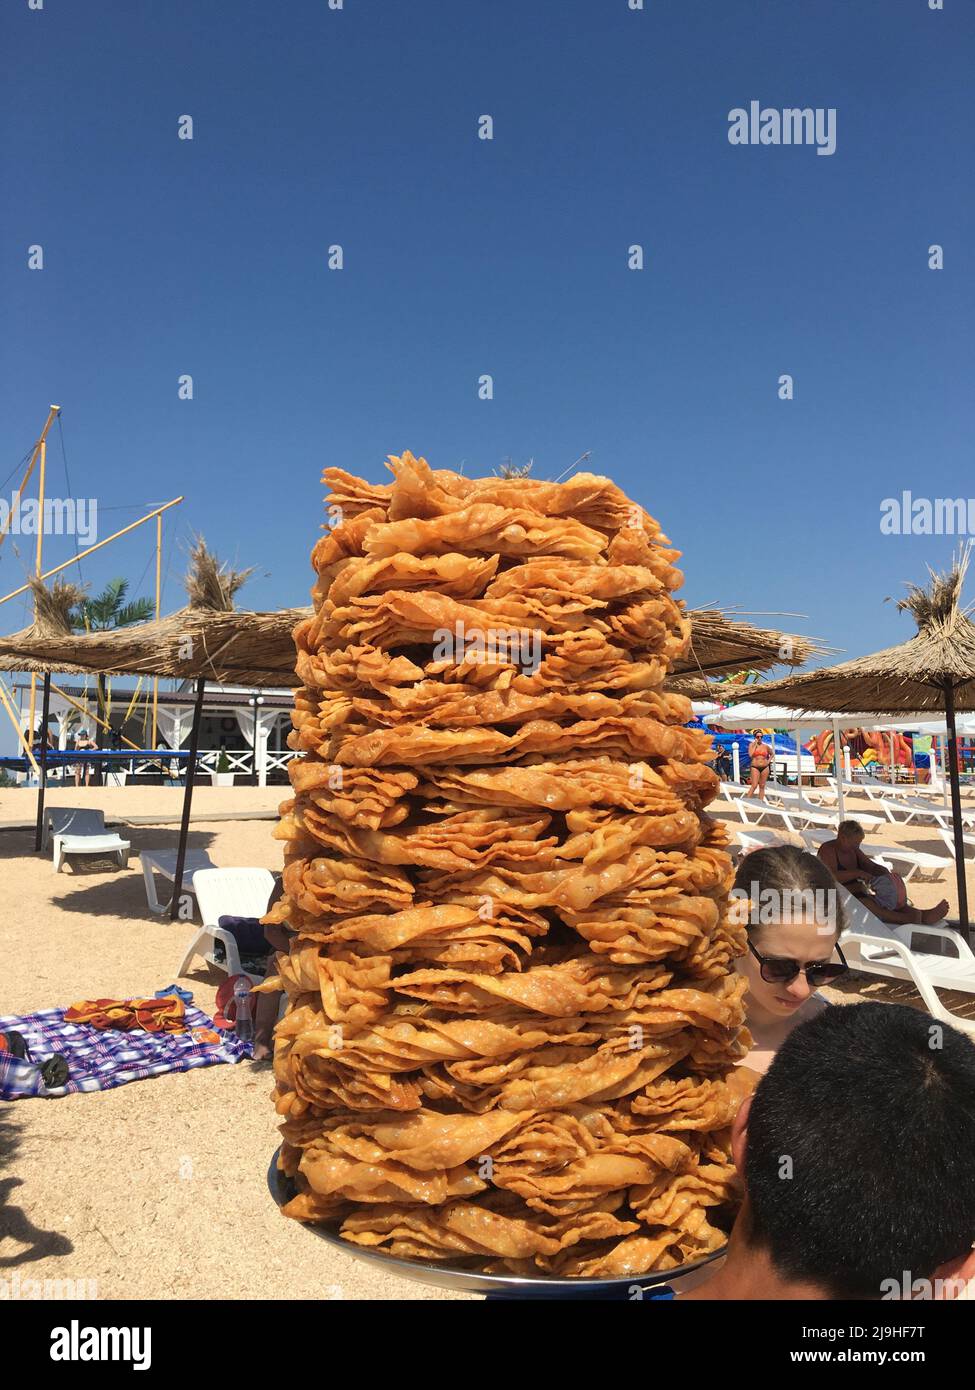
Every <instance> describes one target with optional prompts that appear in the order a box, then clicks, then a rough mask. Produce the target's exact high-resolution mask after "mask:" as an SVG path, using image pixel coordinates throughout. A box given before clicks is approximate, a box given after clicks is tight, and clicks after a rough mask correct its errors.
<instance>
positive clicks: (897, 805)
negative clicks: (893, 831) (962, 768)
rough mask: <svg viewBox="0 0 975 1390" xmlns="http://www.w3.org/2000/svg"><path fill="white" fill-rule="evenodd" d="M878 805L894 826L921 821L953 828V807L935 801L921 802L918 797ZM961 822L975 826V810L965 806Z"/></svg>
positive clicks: (882, 801)
mask: <svg viewBox="0 0 975 1390" xmlns="http://www.w3.org/2000/svg"><path fill="white" fill-rule="evenodd" d="M876 804H878V805H879V806H880V807H881V809H882V810H883V812H884V815H885V816H886V817H887V819H888V820H889V821H890V822H891V824H893V825H912V824H913V823H914V822H915V821H919V822H922V823H923V822H927V823H929V824H933V825H937V826H939V827H940V828H941V829H942V830H950V829H951V826H952V816H951V807H950V806H943V805H935V803H934V802H933V801H921V800H920V799H919V798H918V797H908V798H905V799H904V800H903V801H890V800H887V801H884V800H881V801H879V802H878V803H876ZM961 821H962V825H965V826H969V827H971V826H972V825H975V810H973V809H972V808H971V807H967V806H963V807H962V812H961Z"/></svg>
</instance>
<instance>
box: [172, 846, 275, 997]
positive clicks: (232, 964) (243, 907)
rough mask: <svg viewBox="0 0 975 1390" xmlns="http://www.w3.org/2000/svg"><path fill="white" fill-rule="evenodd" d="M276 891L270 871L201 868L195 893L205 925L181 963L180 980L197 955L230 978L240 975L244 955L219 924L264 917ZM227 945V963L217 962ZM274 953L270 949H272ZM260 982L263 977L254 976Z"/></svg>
mask: <svg viewBox="0 0 975 1390" xmlns="http://www.w3.org/2000/svg"><path fill="white" fill-rule="evenodd" d="M273 889H274V875H273V874H272V873H271V871H270V869H197V870H196V872H195V873H194V875H193V890H194V892H195V893H196V901H197V902H198V903H199V906H200V916H201V917H202V918H203V926H202V927H201V928H200V930H199V931H198V932H197V933H196V935H195V936H194V937H193V940H192V941H191V942H190V944H189V946H188V947H187V950H186V954H185V955H184V956H183V959H182V960H181V961H180V963H179V966H178V968H177V971H176V978H177V979H179V977H180V976H181V975H185V974H186V970H187V967H188V966H189V963H190V961H191V960H192V959H193V957H194V956H202V957H203V959H204V960H205V961H206V962H207V964H208V965H212V966H213V967H214V969H216V970H223V971H225V972H226V973H227V974H228V975H240V974H243V973H249V972H244V971H242V970H241V968H240V952H239V951H238V949H237V942H236V941H235V939H234V937H233V935H232V934H231V933H230V932H229V931H226V930H225V929H224V928H223V927H221V926H220V925H219V922H220V918H221V917H263V916H264V914H265V912H266V911H267V904H268V899H269V898H270V896H271V893H272V891H273ZM218 941H219V942H220V944H221V945H222V946H223V949H224V956H225V958H224V959H223V960H217V958H216V955H215V953H214V947H215V946H216V943H217V942H218ZM268 950H270V947H268ZM251 978H252V979H255V980H259V979H260V978H261V977H260V976H259V975H252V976H251Z"/></svg>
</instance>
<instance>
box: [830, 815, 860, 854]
mask: <svg viewBox="0 0 975 1390" xmlns="http://www.w3.org/2000/svg"><path fill="white" fill-rule="evenodd" d="M836 838H837V839H838V840H839V841H840V843H841V844H844V845H849V847H850V848H851V849H859V848H860V846H861V845H862V844H863V826H862V825H861V824H860V822H859V821H858V820H844V821H840V824H839V827H838V828H837V831H836Z"/></svg>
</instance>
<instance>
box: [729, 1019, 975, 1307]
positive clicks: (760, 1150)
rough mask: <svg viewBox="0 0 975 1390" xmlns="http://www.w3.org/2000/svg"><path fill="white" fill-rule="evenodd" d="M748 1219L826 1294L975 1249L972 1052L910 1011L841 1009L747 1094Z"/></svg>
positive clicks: (913, 1273) (799, 1039)
mask: <svg viewBox="0 0 975 1390" xmlns="http://www.w3.org/2000/svg"><path fill="white" fill-rule="evenodd" d="M744 1166H745V1187H746V1191H747V1194H748V1202H749V1208H750V1220H749V1223H748V1227H747V1229H746V1236H747V1239H748V1240H749V1242H750V1243H751V1244H753V1245H759V1246H762V1247H764V1248H765V1249H766V1250H767V1251H768V1254H769V1256H770V1258H771V1260H772V1263H773V1265H774V1266H775V1269H776V1271H777V1272H778V1273H779V1274H780V1275H781V1276H782V1277H784V1278H788V1279H790V1280H793V1281H799V1282H803V1283H809V1284H812V1285H814V1286H815V1287H817V1288H820V1289H822V1290H823V1291H824V1292H825V1293H827V1294H829V1295H830V1296H831V1297H832V1298H863V1299H869V1298H875V1299H879V1298H881V1297H882V1296H883V1291H884V1290H883V1286H884V1283H885V1281H887V1280H891V1279H893V1280H896V1281H897V1284H898V1285H900V1284H901V1281H902V1278H903V1276H904V1274H905V1273H907V1274H908V1275H909V1277H910V1278H911V1279H914V1278H921V1279H930V1278H931V1276H932V1275H933V1273H934V1271H935V1270H936V1269H937V1268H938V1266H939V1265H941V1264H943V1263H944V1262H945V1261H946V1260H950V1259H955V1258H957V1257H958V1256H960V1255H963V1254H965V1253H966V1251H967V1250H968V1249H969V1248H970V1247H971V1246H972V1242H973V1241H975V1044H973V1043H972V1042H971V1041H970V1040H969V1039H968V1038H967V1037H966V1036H965V1035H964V1034H962V1033H960V1032H958V1030H957V1029H955V1028H952V1027H951V1026H950V1025H948V1024H942V1023H938V1022H937V1021H936V1020H935V1019H933V1018H932V1017H931V1016H930V1015H929V1014H926V1013H922V1012H920V1010H917V1009H911V1008H908V1007H907V1006H906V1005H903V1004H835V1005H831V1006H830V1007H829V1008H827V1009H824V1010H823V1011H822V1012H821V1013H820V1014H818V1015H817V1016H816V1017H814V1018H812V1019H810V1020H809V1022H808V1023H803V1024H801V1025H800V1026H799V1027H798V1028H796V1029H795V1031H794V1032H793V1033H791V1034H790V1036H789V1037H788V1038H787V1039H786V1041H785V1043H784V1044H783V1045H782V1047H781V1049H780V1050H779V1052H778V1054H777V1055H776V1057H775V1060H774V1061H773V1062H772V1065H771V1067H770V1068H769V1070H768V1072H767V1074H766V1075H765V1077H764V1078H763V1079H762V1081H761V1083H760V1084H759V1086H758V1088H757V1090H756V1092H755V1094H754V1097H753V1099H752V1106H751V1111H750V1113H749V1117H748V1130H747V1136H746V1146H745V1161H744Z"/></svg>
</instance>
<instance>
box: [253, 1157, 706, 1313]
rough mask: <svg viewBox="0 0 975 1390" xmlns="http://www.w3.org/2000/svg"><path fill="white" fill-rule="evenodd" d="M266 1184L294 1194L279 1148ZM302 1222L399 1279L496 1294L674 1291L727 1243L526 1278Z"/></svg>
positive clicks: (697, 1277)
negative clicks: (607, 1268)
mask: <svg viewBox="0 0 975 1390" xmlns="http://www.w3.org/2000/svg"><path fill="white" fill-rule="evenodd" d="M267 1185H268V1189H269V1191H270V1193H271V1196H272V1197H273V1198H274V1200H275V1202H276V1203H277V1205H278V1206H279V1207H281V1206H284V1204H285V1202H288V1201H290V1200H291V1198H292V1197H293V1196H294V1195H295V1191H296V1189H295V1186H294V1183H293V1182H292V1180H291V1179H290V1178H289V1177H286V1176H285V1174H284V1173H282V1172H281V1170H280V1169H279V1168H278V1150H275V1152H274V1156H273V1157H272V1159H271V1166H270V1167H269V1168H268V1171H267ZM301 1224H302V1225H304V1229H305V1230H306V1231H310V1232H311V1234H312V1235H314V1236H318V1237H319V1239H321V1240H324V1241H326V1242H327V1243H328V1244H329V1245H332V1246H334V1247H335V1248H336V1249H337V1250H341V1251H342V1253H343V1255H349V1256H351V1258H352V1259H355V1260H362V1261H364V1263H366V1264H371V1265H374V1266H375V1267H376V1270H377V1272H380V1273H386V1274H391V1275H395V1276H396V1277H397V1278H398V1279H412V1280H414V1281H416V1282H417V1283H420V1284H432V1285H433V1286H434V1287H436V1288H438V1289H451V1290H453V1291H455V1292H457V1293H468V1294H490V1295H492V1296H493V1297H495V1298H582V1299H591V1298H600V1299H604V1298H614V1297H615V1298H618V1299H620V1300H627V1299H629V1300H635V1299H637V1298H639V1297H640V1295H639V1294H637V1293H636V1292H635V1291H636V1290H637V1289H640V1290H642V1291H643V1292H647V1291H649V1290H651V1289H654V1288H660V1287H662V1286H666V1287H668V1288H671V1289H674V1291H675V1292H681V1291H686V1290H687V1289H690V1288H693V1287H694V1285H695V1284H698V1283H701V1281H702V1280H703V1279H704V1278H706V1277H707V1276H708V1275H710V1274H711V1273H712V1272H713V1270H712V1269H711V1268H710V1266H712V1265H713V1266H715V1268H717V1265H716V1264H715V1262H716V1261H720V1260H723V1259H724V1255H725V1250H726V1249H727V1247H726V1246H725V1247H722V1249H720V1250H716V1251H714V1253H713V1254H711V1255H705V1256H704V1258H703V1259H700V1260H695V1261H693V1262H692V1263H691V1264H686V1265H678V1266H677V1267H676V1268H675V1269H667V1270H662V1271H661V1272H660V1273H659V1274H638V1275H635V1274H626V1275H614V1276H613V1277H612V1278H609V1279H556V1278H552V1277H546V1276H545V1275H542V1274H540V1275H538V1277H537V1278H530V1277H526V1276H524V1275H520V1274H484V1273H482V1272H481V1271H480V1270H476V1269H456V1268H453V1267H452V1266H451V1265H449V1264H431V1263H428V1262H427V1261H425V1260H403V1259H400V1258H399V1257H398V1256H395V1255H387V1254H384V1253H383V1252H382V1251H379V1250H364V1249H363V1248H362V1246H359V1245H353V1244H352V1243H351V1242H350V1241H347V1240H343V1239H342V1237H341V1236H340V1235H339V1233H338V1231H337V1230H336V1229H335V1227H330V1226H325V1225H316V1226H313V1225H305V1223H301Z"/></svg>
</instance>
